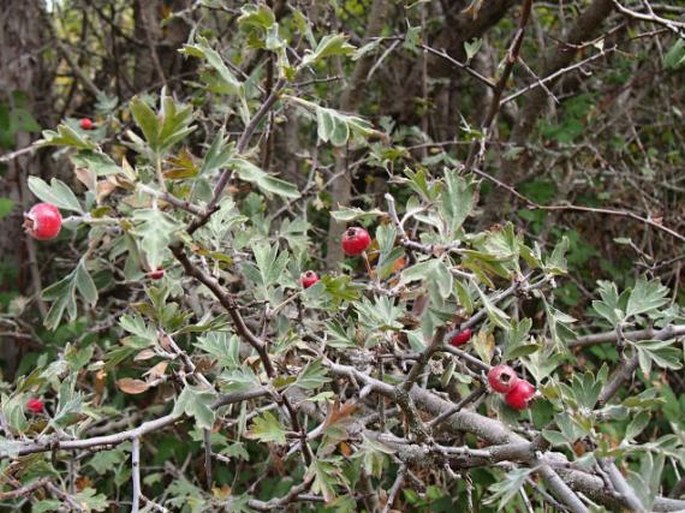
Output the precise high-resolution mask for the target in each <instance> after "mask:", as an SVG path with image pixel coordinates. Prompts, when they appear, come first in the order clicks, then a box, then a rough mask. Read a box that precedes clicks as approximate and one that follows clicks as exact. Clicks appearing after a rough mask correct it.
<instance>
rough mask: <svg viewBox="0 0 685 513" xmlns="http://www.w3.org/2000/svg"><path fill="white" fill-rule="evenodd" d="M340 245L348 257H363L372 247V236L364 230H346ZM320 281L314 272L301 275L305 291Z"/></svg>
mask: <svg viewBox="0 0 685 513" xmlns="http://www.w3.org/2000/svg"><path fill="white" fill-rule="evenodd" d="M340 244H341V245H342V250H343V253H345V254H346V255H347V256H357V255H361V254H362V253H363V252H364V251H366V249H367V248H368V247H369V246H370V245H371V236H370V235H369V232H368V231H366V230H365V229H364V228H361V227H359V226H352V227H350V228H348V229H347V230H345V233H344V234H343V236H342V239H341V241H340ZM318 281H319V276H318V275H317V274H316V273H315V272H314V271H305V272H303V273H302V274H301V275H300V285H302V288H303V289H308V288H309V287H311V286H312V285H314V284H315V283H316V282H318Z"/></svg>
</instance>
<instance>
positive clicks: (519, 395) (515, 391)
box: [504, 379, 535, 410]
mask: <svg viewBox="0 0 685 513" xmlns="http://www.w3.org/2000/svg"><path fill="white" fill-rule="evenodd" d="M534 396H535V387H534V386H533V385H531V384H530V383H528V382H527V381H526V380H525V379H519V380H518V382H517V383H516V386H514V388H512V389H511V391H510V392H509V393H508V394H507V395H505V396H504V402H505V403H507V404H508V405H509V406H511V407H512V408H514V409H515V410H525V409H526V408H528V405H529V404H530V401H531V400H532V399H533V397H534Z"/></svg>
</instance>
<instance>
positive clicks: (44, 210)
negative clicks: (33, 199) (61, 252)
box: [24, 203, 62, 240]
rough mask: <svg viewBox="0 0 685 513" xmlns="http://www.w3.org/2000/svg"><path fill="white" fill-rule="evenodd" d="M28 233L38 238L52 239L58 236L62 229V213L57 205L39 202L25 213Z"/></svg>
mask: <svg viewBox="0 0 685 513" xmlns="http://www.w3.org/2000/svg"><path fill="white" fill-rule="evenodd" d="M24 218H25V221H24V228H25V229H26V233H28V234H29V235H30V236H31V237H33V238H34V239H38V240H50V239H54V238H55V237H57V235H58V234H59V231H60V230H61V229H62V215H61V214H60V213H59V209H58V208H57V207H56V206H55V205H51V204H50V203H38V204H36V205H33V207H31V210H29V211H28V213H27V214H24Z"/></svg>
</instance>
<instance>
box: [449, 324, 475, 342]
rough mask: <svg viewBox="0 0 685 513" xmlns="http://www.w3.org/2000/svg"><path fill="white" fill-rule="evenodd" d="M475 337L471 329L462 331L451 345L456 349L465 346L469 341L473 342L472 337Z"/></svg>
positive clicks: (451, 340)
mask: <svg viewBox="0 0 685 513" xmlns="http://www.w3.org/2000/svg"><path fill="white" fill-rule="evenodd" d="M472 335H473V331H472V330H471V328H466V329H465V330H461V331H460V332H459V333H457V334H456V335H454V336H453V337H452V338H451V339H450V345H451V346H454V347H459V346H463V345H464V344H466V343H467V342H468V341H469V340H471V336H472Z"/></svg>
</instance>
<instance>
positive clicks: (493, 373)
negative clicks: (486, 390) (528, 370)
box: [488, 365, 519, 394]
mask: <svg viewBox="0 0 685 513" xmlns="http://www.w3.org/2000/svg"><path fill="white" fill-rule="evenodd" d="M518 381H519V377H518V376H517V375H516V372H515V371H514V369H512V368H511V367H509V366H508V365H497V366H495V367H493V368H492V369H490V370H489V371H488V383H490V386H491V387H492V389H493V390H494V391H495V392H499V393H501V394H508V393H509V392H511V391H512V390H513V389H514V387H515V386H516V384H517V383H518Z"/></svg>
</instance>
